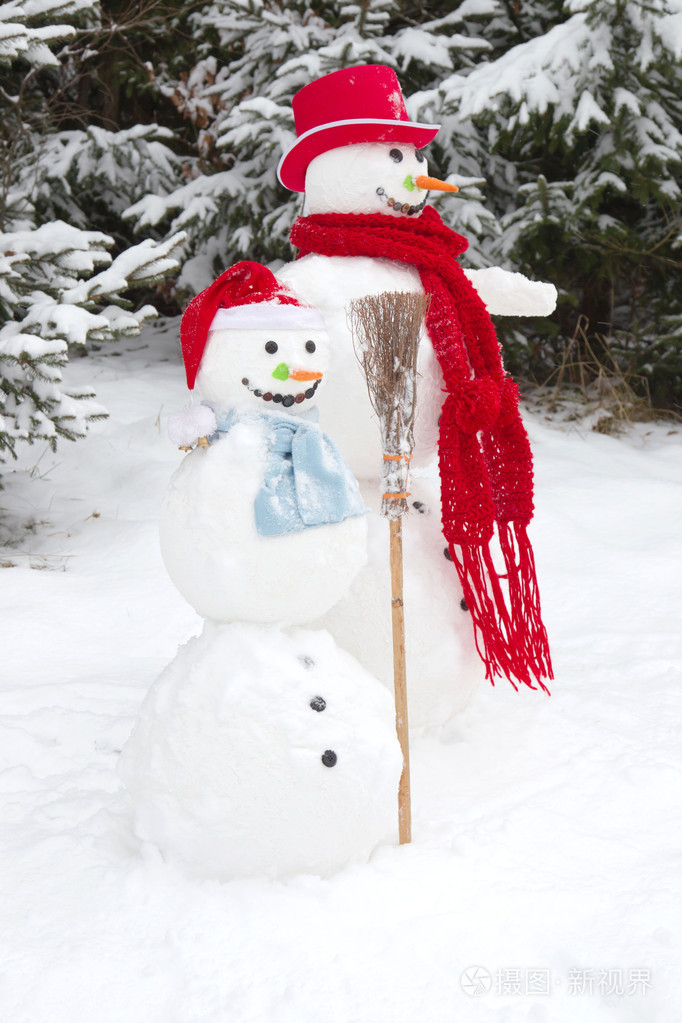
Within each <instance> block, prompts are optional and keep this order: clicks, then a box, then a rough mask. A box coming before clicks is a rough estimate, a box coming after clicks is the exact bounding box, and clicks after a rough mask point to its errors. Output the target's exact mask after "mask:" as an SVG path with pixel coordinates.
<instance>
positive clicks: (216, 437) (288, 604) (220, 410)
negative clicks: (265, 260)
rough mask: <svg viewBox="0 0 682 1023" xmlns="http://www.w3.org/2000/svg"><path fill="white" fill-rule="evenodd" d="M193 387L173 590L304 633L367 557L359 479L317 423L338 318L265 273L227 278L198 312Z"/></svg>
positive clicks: (180, 436)
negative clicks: (330, 326) (327, 320)
mask: <svg viewBox="0 0 682 1023" xmlns="http://www.w3.org/2000/svg"><path fill="white" fill-rule="evenodd" d="M181 338H182V346H183V355H184V359H185V368H186V372H187V382H188V386H189V387H190V389H192V388H194V389H195V391H196V393H197V394H198V396H199V398H200V399H201V401H202V403H203V404H202V405H200V406H198V407H195V408H194V409H193V410H190V413H189V415H187V414H185V415H184V416H180V417H179V420H178V419H176V420H170V421H169V430H170V431H171V433H172V434H173V437H174V439H175V440H176V441H178V442H180V443H182V444H185V445H188V444H191V443H192V441H194V440H196V439H197V435H198V434H202V435H203V436H202V438H201V443H199V444H197V446H196V447H194V449H193V450H192V451H191V452H190V453H189V454H188V455H187V456H186V457H185V459H184V460H183V462H182V464H181V465H180V467H179V469H178V470H177V472H176V473H175V474H174V476H173V478H172V480H171V482H170V486H169V488H168V491H167V494H166V498H165V501H164V504H163V508H162V511H161V517H160V525H159V531H160V539H161V552H162V555H163V559H164V562H165V565H166V568H167V570H168V574H169V575H170V577H171V579H172V581H173V583H174V584H175V586H176V587H177V589H178V590H179V591H180V593H182V595H183V596H184V597H185V599H186V600H187V601H188V603H190V604H191V605H192V607H194V608H195V610H196V611H197V612H198V613H199V614H200V615H201V616H202V617H204V618H206V619H210V620H212V621H218V622H230V621H253V622H284V623H287V624H297V623H302V622H305V621H310V620H311V619H312V618H315V617H317V616H318V615H319V614H323V613H324V612H325V611H327V610H329V608H331V607H332V605H333V604H334V603H335V602H336V601H337V600H338V599H339V598H340V597H341V596H343V594H344V593H345V592H346V591H347V590H348V587H349V586H350V583H351V582H352V580H353V578H354V577H355V576H356V575H357V573H358V571H359V570H360V569H361V568H362V566H363V565H364V563H365V561H366V557H367V554H366V536H367V525H366V520H365V511H366V509H365V507H364V504H363V502H362V499H361V497H360V493H359V490H358V486H357V483H356V480H355V478H354V477H353V475H352V473H351V472H350V470H349V468H348V466H347V465H346V463H345V461H344V459H343V458H342V456H341V455H340V453H339V451H338V449H337V448H336V447H335V445H334V443H333V442H332V441H331V440H330V439H329V437H327V436H326V435H325V434H323V433H322V431H321V430H320V428H319V426H318V425H317V421H316V420H317V402H318V400H319V397H320V395H321V394H324V391H325V388H326V375H327V367H328V362H329V338H328V335H327V333H326V331H325V327H324V321H323V319H322V317H321V316H320V314H319V313H318V312H317V311H316V310H315V309H313V308H310V307H307V306H303V305H302V304H301V303H300V302H299V301H298V300H297V299H296V298H295V296H294V295H292V294H291V292H289V291H288V290H287V289H285V288H284V287H282V286H281V285H280V284H279V283H278V282H277V281H276V280H275V278H274V276H273V275H272V273H271V272H270V271H269V270H268V269H267V268H266V267H264V266H261V265H260V264H258V263H253V262H242V263H238V264H236V265H235V266H233V267H231V268H230V269H229V270H227V271H226V272H225V273H224V274H222V275H221V277H219V278H218V280H217V281H215V282H214V283H213V284H212V285H211V286H210V287H209V288H207V289H206V290H205V291H203V292H202V293H201V294H200V295H198V296H197V297H196V298H195V299H194V300H193V301H192V302H191V303H190V305H189V307H188V308H187V310H186V312H185V314H184V316H183V319H182V325H181Z"/></svg>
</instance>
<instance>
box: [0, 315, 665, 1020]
mask: <svg viewBox="0 0 682 1023" xmlns="http://www.w3.org/2000/svg"><path fill="white" fill-rule="evenodd" d="M68 380H69V381H70V382H72V383H73V384H78V385H80V384H83V383H86V382H90V383H92V384H93V385H94V387H95V389H96V391H97V395H98V397H99V398H100V399H101V400H102V401H103V402H104V403H105V404H106V405H107V406H108V408H109V410H110V413H111V418H110V419H109V420H108V421H107V422H105V423H101V424H97V425H95V426H94V427H93V429H92V431H91V435H90V436H89V438H88V439H86V440H85V441H84V442H80V443H78V444H75V445H70V444H66V443H65V444H63V445H61V447H60V449H59V451H58V453H57V454H56V455H52V454H51V453H50V452H49V450H48V451H45V450H43V448H41V447H39V446H36V447H34V448H32V449H28V450H27V451H26V452H24V453H23V454H22V458H23V461H22V462H21V463H20V464H19V467H18V468H14V469H13V468H12V467H10V468H9V471H8V472H7V474H6V490H5V491H4V493H3V494H2V495H0V502H1V503H2V505H3V507H4V508H5V510H6V511H5V528H9V529H12V528H16V529H18V526H16V523H18V522H19V521H22V520H23V521H24V522H26V521H28V520H32V521H33V522H34V523H35V526H34V529H33V531H31V532H24V533H22V534H21V536H20V539H19V543H18V546H17V547H16V548H10V547H7V548H4V549H2V550H1V551H0V562H1V563H2V564H3V571H2V575H1V576H0V578H1V579H2V583H3V585H2V588H1V591H0V605H1V610H0V614H1V621H2V633H3V635H2V647H1V649H2V661H1V665H2V676H1V689H0V792H1V795H0V798H1V799H2V811H1V821H2V824H1V837H2V846H1V849H0V888H1V890H2V909H1V915H0V920H1V921H2V924H1V928H0V933H1V939H0V940H1V943H2V948H1V951H0V956H1V960H0V962H1V968H0V1019H1V1020H2V1021H3V1023H5V1021H7V1023H48V1021H49V1023H265V1021H267V1023H313V1021H317V1020H319V1019H325V1020H327V1021H329V1023H337V1021H338V1023H388V1021H390V1023H416V1021H425V1023H426V1021H428V1023H455V1021H457V1023H470V1021H471V1023H479V1021H488V1020H490V1021H496V1023H500V1021H501V1023H504V1021H509V1023H517V1021H522V1020H530V1021H533V1023H543V1021H546V1023H564V1021H565V1023H577V1021H580V1023H608V1021H609V1020H612V1019H613V1020H623V1021H642V1023H644V1021H646V1023H673V1021H674V1020H677V1019H679V1018H681V1016H682V986H681V983H680V956H681V952H682V934H681V930H682V897H681V892H680V889H681V874H682V871H681V867H682V828H681V824H682V770H681V757H680V750H679V745H680V743H679V732H680V725H681V723H682V628H681V621H680V619H681V617H682V583H681V581H680V577H681V575H682V572H681V568H682V539H681V536H682V530H681V528H680V522H681V521H682V516H681V514H680V512H681V510H682V500H681V498H682V432H681V431H680V429H675V428H671V427H669V426H667V425H646V426H640V427H637V428H636V429H633V430H632V431H631V432H630V433H628V434H627V435H626V436H624V437H621V438H618V439H616V438H612V437H607V436H601V435H598V434H594V433H591V432H589V431H588V430H587V428H584V427H581V426H580V425H576V426H574V427H573V428H570V429H569V428H563V429H558V428H557V427H556V426H555V425H554V424H552V423H550V422H546V421H544V420H543V418H542V416H541V415H538V414H529V415H528V416H527V417H526V419H527V425H528V428H529V431H530V435H531V441H532V444H533V448H534V452H535V458H536V480H537V501H536V507H537V512H536V519H535V523H534V526H533V532H532V536H533V540H534V546H535V551H536V557H537V563H538V572H539V576H540V580H541V586H542V594H543V607H544V611H545V620H546V623H547V626H548V629H549V632H550V637H551V640H552V648H553V655H554V663H555V671H556V681H555V682H554V684H553V695H552V697H551V698H549V699H548V698H546V697H545V696H543V695H542V694H541V693H536V692H531V691H529V690H525V691H523V692H519V693H515V692H514V690H513V689H512V688H511V686H509V685H507V684H506V683H502V682H500V683H498V684H497V686H496V687H495V688H494V689H493V688H492V687H490V686H489V685H487V684H485V685H483V686H481V688H480V689H479V690H478V692H477V693H476V695H475V697H474V699H473V701H472V703H471V705H470V707H469V708H468V709H467V710H466V711H465V712H464V713H463V714H462V715H460V716H459V717H457V718H456V719H454V720H453V721H451V722H450V723H449V724H448V725H447V726H444V727H443V728H441V729H439V730H438V731H435V732H431V733H427V734H425V735H421V736H417V737H415V739H414V742H413V746H412V787H413V815H414V821H413V833H414V841H413V844H412V845H411V846H406V847H402V848H398V847H388V846H384V847H381V848H379V849H378V850H377V851H376V853H375V854H374V856H373V857H372V859H371V861H370V862H369V863H367V864H360V865H355V866H352V867H348V868H347V869H345V870H344V871H342V872H341V873H339V874H337V875H335V876H334V877H332V878H330V879H327V880H321V879H319V878H317V877H313V876H300V877H297V878H295V879H293V880H291V881H288V882H286V883H278V882H273V881H265V880H257V879H256V880H250V881H238V882H237V881H235V882H231V883H228V884H219V883H217V882H203V883H201V882H198V881H194V880H190V879H188V878H185V877H184V876H183V875H182V874H180V873H179V872H178V871H177V870H176V869H174V868H171V867H169V866H167V865H166V864H165V863H164V862H163V860H162V859H161V857H160V855H159V854H158V853H157V852H155V850H154V849H153V848H152V847H149V846H147V847H143V848H141V847H140V844H139V843H138V842H137V840H136V839H135V838H134V836H133V835H132V833H131V830H130V823H129V804H128V797H127V794H126V792H125V791H124V790H123V789H122V786H121V783H120V781H119V778H118V775H117V773H116V763H117V758H118V753H119V750H120V749H121V747H122V745H123V744H124V743H125V741H126V739H127V737H128V735H129V733H130V730H131V727H132V723H133V720H134V718H135V715H136V712H137V710H138V707H139V705H140V702H141V700H142V698H143V696H144V694H145V692H146V691H147V689H148V687H149V686H150V684H151V683H152V682H153V680H154V679H155V678H156V676H157V675H158V674H159V672H160V671H161V669H162V668H163V667H164V666H165V665H166V664H167V663H168V662H169V661H170V659H171V658H172V657H173V655H174V654H175V651H176V648H177V646H178V644H179V643H182V642H184V641H185V640H186V639H187V638H189V637H190V636H191V635H193V634H194V633H196V632H198V630H199V628H200V624H201V623H200V620H199V619H198V618H197V616H196V615H195V614H194V612H193V611H192V610H191V609H190V608H189V607H188V606H187V605H186V604H185V603H184V602H183V600H182V599H181V598H180V596H179V595H178V594H177V593H176V591H175V590H174V589H173V587H172V585H171V583H170V582H169V580H168V579H167V577H166V575H165V572H164V569H163V566H162V563H161V559H160V555H159V552H158V546H157V539H156V518H157V514H158V507H159V503H160V499H161V496H162V493H163V491H164V488H165V486H166V483H167V480H168V477H169V476H170V473H171V472H172V470H173V468H174V467H175V466H176V465H177V464H178V461H179V459H180V458H181V457H182V456H181V455H180V454H179V452H177V451H175V450H174V449H173V446H172V445H171V444H170V442H169V441H168V440H167V438H166V436H165V428H164V418H165V415H166V414H167V413H168V412H169V411H171V410H173V409H176V408H179V407H180V406H181V405H182V404H183V403H184V401H185V387H184V378H183V372H182V369H181V365H180V357H179V345H178V343H177V340H176V336H175V334H174V333H173V332H172V331H171V332H167V331H166V332H164V330H162V329H160V328H155V329H151V330H148V331H147V333H146V334H145V335H144V337H143V338H142V339H137V340H135V341H131V342H128V343H126V344H125V345H122V346H121V347H119V348H111V349H109V350H108V352H107V354H103V353H102V354H100V355H96V356H90V357H88V358H85V359H82V360H78V361H76V362H74V363H73V364H72V365H71V367H70V368H69V375H68ZM30 477H33V478H30ZM406 528H409V526H406ZM409 610H411V609H409ZM414 613H416V612H414Z"/></svg>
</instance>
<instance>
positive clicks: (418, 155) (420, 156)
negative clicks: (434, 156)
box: [414, 149, 424, 163]
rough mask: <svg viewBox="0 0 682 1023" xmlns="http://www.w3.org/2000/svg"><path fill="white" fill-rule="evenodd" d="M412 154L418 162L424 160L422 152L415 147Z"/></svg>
mask: <svg viewBox="0 0 682 1023" xmlns="http://www.w3.org/2000/svg"><path fill="white" fill-rule="evenodd" d="M414 155H415V156H416V157H417V160H418V162H419V163H423V162H424V154H423V153H422V151H421V149H415V152H414Z"/></svg>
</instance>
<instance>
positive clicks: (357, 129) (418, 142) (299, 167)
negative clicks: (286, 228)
mask: <svg viewBox="0 0 682 1023" xmlns="http://www.w3.org/2000/svg"><path fill="white" fill-rule="evenodd" d="M291 105H292V107H293V111H294V121H295V123H296V134H297V135H298V138H297V139H296V141H295V142H294V144H293V145H292V146H291V147H290V148H289V149H288V150H287V152H286V153H285V154H284V156H283V157H282V159H281V160H280V162H279V167H278V168H277V176H278V178H279V180H280V181H281V182H282V184H283V185H284V186H285V187H286V188H291V189H292V190H293V191H294V192H304V191H305V172H306V170H307V169H308V164H309V163H310V161H311V160H314V159H315V157H316V156H320V154H321V153H326V152H327V151H328V150H329V149H338V148H339V147H340V146H352V145H355V144H357V143H359V142H396V143H401V142H402V143H411V144H412V145H414V146H416V147H417V149H421V147H422V146H425V145H427V143H429V142H431V140H432V139H433V138H434V137H435V135H436V133H437V132H438V129H439V128H440V125H439V124H419V123H417V122H415V121H410V119H409V118H408V116H407V110H406V109H405V100H404V99H403V94H402V92H401V91H400V82H399V81H398V77H397V75H396V73H395V71H394V70H393V68H390V67H386V66H385V65H383V64H362V65H360V66H359V67H349V68H343V69H342V70H341V71H333V72H332V74H330V75H325V76H324V78H318V79H317V80H316V81H314V82H311V83H310V84H309V85H306V86H305V88H303V89H301V90H300V92H297V93H296V95H295V96H294V98H293V100H292V101H291Z"/></svg>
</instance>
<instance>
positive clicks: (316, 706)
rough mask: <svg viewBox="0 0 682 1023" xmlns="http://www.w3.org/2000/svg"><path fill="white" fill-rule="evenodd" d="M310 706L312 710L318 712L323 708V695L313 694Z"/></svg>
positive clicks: (324, 702)
mask: <svg viewBox="0 0 682 1023" xmlns="http://www.w3.org/2000/svg"><path fill="white" fill-rule="evenodd" d="M310 706H311V707H312V708H313V710H316V711H317V712H318V713H319V712H320V711H322V710H324V708H325V707H326V706H327V701H326V700H325V698H324V696H313V698H312V700H311V701H310Z"/></svg>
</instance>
